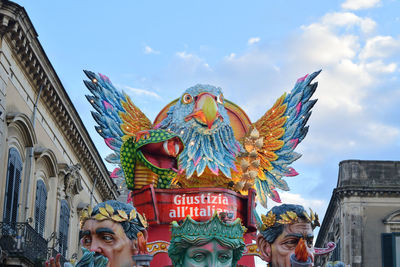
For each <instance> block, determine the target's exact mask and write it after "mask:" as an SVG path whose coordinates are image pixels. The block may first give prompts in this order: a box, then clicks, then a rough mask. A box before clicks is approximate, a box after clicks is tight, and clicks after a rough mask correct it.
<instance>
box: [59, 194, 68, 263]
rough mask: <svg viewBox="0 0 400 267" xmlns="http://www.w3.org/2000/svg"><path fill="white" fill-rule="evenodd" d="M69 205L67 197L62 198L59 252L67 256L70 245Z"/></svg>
mask: <svg viewBox="0 0 400 267" xmlns="http://www.w3.org/2000/svg"><path fill="white" fill-rule="evenodd" d="M68 228H69V207H68V203H67V201H66V200H65V199H63V200H61V212H60V227H59V233H60V235H59V252H60V253H61V254H62V255H63V256H64V257H66V256H67V247H68Z"/></svg>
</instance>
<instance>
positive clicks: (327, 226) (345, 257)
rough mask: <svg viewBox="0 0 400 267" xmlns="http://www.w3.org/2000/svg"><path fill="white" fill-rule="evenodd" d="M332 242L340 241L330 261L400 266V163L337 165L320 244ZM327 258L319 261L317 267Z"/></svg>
mask: <svg viewBox="0 0 400 267" xmlns="http://www.w3.org/2000/svg"><path fill="white" fill-rule="evenodd" d="M329 241H334V242H336V244H337V248H336V249H335V251H334V252H333V254H332V255H330V257H331V260H341V261H343V262H344V263H345V264H346V265H348V266H351V267H376V266H383V267H398V266H400V161H364V160H346V161H342V162H341V163H340V164H339V178H338V183H337V187H336V188H335V189H334V190H333V195H332V198H331V200H330V202H329V206H328V209H327V211H326V214H325V217H324V220H323V222H322V225H321V229H320V231H319V234H318V238H317V241H316V246H317V247H322V246H324V245H325V244H326V243H327V242H329ZM327 260H328V259H327V258H318V259H316V266H324V263H325V262H326V261H327Z"/></svg>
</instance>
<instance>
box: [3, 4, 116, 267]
mask: <svg viewBox="0 0 400 267" xmlns="http://www.w3.org/2000/svg"><path fill="white" fill-rule="evenodd" d="M117 197H118V192H117V187H116V185H115V184H114V182H113V181H112V180H111V179H110V177H109V173H108V171H107V169H106V167H105V165H104V163H103V161H102V159H101V157H100V155H99V153H98V151H97V150H96V148H95V146H94V144H93V142H92V140H91V139H90V136H89V134H88V132H87V131H86V129H85V127H84V125H83V123H82V121H81V119H80V118H79V115H78V113H77V111H76V109H75V108H74V106H73V105H72V102H71V100H70V98H69V97H68V95H67V93H66V90H65V88H64V87H63V85H62V84H61V82H60V79H59V78H58V76H57V73H56V72H55V70H54V69H53V67H52V65H51V63H50V61H49V59H48V58H47V56H46V54H45V52H44V50H43V48H42V46H41V44H40V42H39V40H38V34H37V32H36V30H35V28H34V27H33V25H32V23H31V21H30V19H29V16H28V14H27V13H26V11H25V9H24V8H23V7H21V6H19V5H17V4H15V3H13V2H10V1H6V0H1V1H0V214H1V216H2V217H1V218H0V247H1V251H0V261H1V262H0V265H1V264H3V265H4V266H33V265H34V264H35V263H36V264H39V262H40V260H43V259H45V258H47V257H48V256H49V255H50V254H53V255H54V253H56V252H57V251H58V252H61V253H62V255H63V257H64V259H65V258H66V259H70V258H72V257H75V255H76V253H77V252H78V244H79V242H78V229H79V216H78V212H79V210H80V209H82V208H83V207H85V206H86V205H87V204H89V203H91V202H92V203H93V204H95V203H96V202H102V201H104V200H107V199H116V198H117ZM3 265H2V266H3ZM38 266H41V265H38Z"/></svg>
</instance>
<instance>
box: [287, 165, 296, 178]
mask: <svg viewBox="0 0 400 267" xmlns="http://www.w3.org/2000/svg"><path fill="white" fill-rule="evenodd" d="M288 169H289V172H287V173H285V176H289V177H293V176H296V175H299V173H298V172H297V171H296V170H295V169H293V168H292V167H289V168H288Z"/></svg>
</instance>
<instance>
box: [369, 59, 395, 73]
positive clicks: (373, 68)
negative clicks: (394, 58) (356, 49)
mask: <svg viewBox="0 0 400 267" xmlns="http://www.w3.org/2000/svg"><path fill="white" fill-rule="evenodd" d="M365 68H366V70H367V71H369V72H375V73H393V72H395V71H396V70H397V64H396V63H389V64H385V63H384V62H383V61H382V60H376V61H373V62H370V63H366V64H365Z"/></svg>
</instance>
